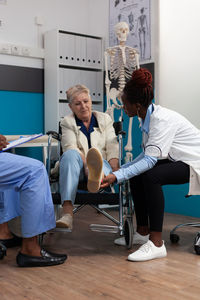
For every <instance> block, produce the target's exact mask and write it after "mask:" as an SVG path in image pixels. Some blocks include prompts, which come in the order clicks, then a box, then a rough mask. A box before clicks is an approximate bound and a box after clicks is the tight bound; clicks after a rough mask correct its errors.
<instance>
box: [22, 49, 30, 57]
mask: <svg viewBox="0 0 200 300" xmlns="http://www.w3.org/2000/svg"><path fill="white" fill-rule="evenodd" d="M21 55H23V56H30V49H29V48H28V47H22V51H21Z"/></svg>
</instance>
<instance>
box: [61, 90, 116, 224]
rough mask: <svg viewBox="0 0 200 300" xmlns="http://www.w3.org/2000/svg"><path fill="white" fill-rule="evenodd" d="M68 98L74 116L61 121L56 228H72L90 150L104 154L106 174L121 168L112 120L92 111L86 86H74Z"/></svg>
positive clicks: (104, 114) (105, 115)
mask: <svg viewBox="0 0 200 300" xmlns="http://www.w3.org/2000/svg"><path fill="white" fill-rule="evenodd" d="M67 99H68V101H69V107H70V109H71V111H72V114H71V115H67V116H66V117H65V118H64V119H63V120H62V121H61V128H62V141H61V144H62V150H63V155H62V157H61V160H60V193H61V201H62V205H63V212H62V217H61V219H59V220H58V221H57V222H56V226H57V227H65V228H70V229H72V223H73V205H74V201H75V197H76V192H77V188H78V184H79V181H84V180H85V179H86V178H87V175H88V168H87V162H86V157H87V153H88V150H89V149H90V148H92V149H93V148H95V149H96V152H97V154H98V153H99V154H100V155H102V157H103V172H104V174H105V175H108V174H109V173H111V172H114V171H116V170H118V168H119V161H118V156H119V153H118V152H119V148H118V142H117V137H116V135H115V132H114V128H113V122H112V119H111V118H110V116H109V115H108V114H106V113H103V112H98V111H92V101H91V97H90V92H89V89H88V88H87V87H85V86H84V85H76V86H74V87H71V88H70V89H69V90H68V91H67ZM99 159H100V158H99Z"/></svg>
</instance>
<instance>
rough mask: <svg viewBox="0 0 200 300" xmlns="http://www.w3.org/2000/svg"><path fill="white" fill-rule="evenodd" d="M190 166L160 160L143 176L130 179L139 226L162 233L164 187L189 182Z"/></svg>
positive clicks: (179, 162)
mask: <svg viewBox="0 0 200 300" xmlns="http://www.w3.org/2000/svg"><path fill="white" fill-rule="evenodd" d="M189 176H190V169H189V166H188V165H187V164H185V163H183V162H181V161H177V162H172V161H170V160H168V159H164V160H160V161H158V162H157V163H156V165H155V166H154V167H153V168H152V169H151V170H148V171H146V172H144V173H143V174H140V175H138V176H135V177H133V178H131V179H130V188H131V193H132V197H133V202H134V208H135V214H136V221H137V225H140V226H148V227H149V228H150V231H157V232H162V226H163V217H164V194H163V190H162V186H163V185H167V184H183V183H187V182H189Z"/></svg>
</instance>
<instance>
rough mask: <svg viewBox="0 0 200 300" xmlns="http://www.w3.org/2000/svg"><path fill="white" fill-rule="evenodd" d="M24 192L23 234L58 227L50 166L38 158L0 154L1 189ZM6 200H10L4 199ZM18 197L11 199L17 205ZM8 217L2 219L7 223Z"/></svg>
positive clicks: (26, 234) (22, 211) (21, 203)
mask: <svg viewBox="0 0 200 300" xmlns="http://www.w3.org/2000/svg"><path fill="white" fill-rule="evenodd" d="M8 189H10V190H13V189H15V190H16V191H17V192H19V194H20V214H21V224H22V225H21V226H22V236H23V237H27V238H29V237H32V236H35V235H38V234H40V233H43V232H45V231H48V230H50V229H52V228H54V227H55V218H54V209H53V203H52V197H51V191H50V187H49V180H48V176H47V172H46V169H45V167H44V165H43V163H41V162H40V161H38V160H35V159H31V158H28V157H24V156H19V155H13V154H10V153H1V154H0V191H1V192H3V191H5V190H8ZM4 200H5V201H6V199H4ZM14 202H15V199H14V198H13V199H12V201H9V203H10V205H13V206H15V203H14ZM4 222H5V219H3V220H2V218H1V219H0V223H4Z"/></svg>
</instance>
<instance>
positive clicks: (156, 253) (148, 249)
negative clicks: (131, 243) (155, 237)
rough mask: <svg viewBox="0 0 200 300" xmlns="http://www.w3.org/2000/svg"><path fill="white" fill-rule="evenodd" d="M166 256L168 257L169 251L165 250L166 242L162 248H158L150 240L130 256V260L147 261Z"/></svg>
mask: <svg viewBox="0 0 200 300" xmlns="http://www.w3.org/2000/svg"><path fill="white" fill-rule="evenodd" d="M165 256H167V251H166V248H165V244H164V241H163V244H162V246H161V247H156V246H155V245H154V243H153V242H152V241H150V240H149V241H148V242H147V243H145V244H144V245H142V246H140V248H139V249H138V250H137V251H135V252H133V253H132V254H129V256H128V260H131V261H146V260H151V259H155V258H161V257H165Z"/></svg>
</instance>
